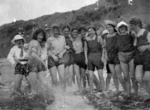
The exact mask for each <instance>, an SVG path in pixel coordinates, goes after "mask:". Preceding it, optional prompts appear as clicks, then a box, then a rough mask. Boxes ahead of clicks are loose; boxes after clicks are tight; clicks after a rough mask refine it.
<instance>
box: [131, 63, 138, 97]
mask: <svg viewBox="0 0 150 110" xmlns="http://www.w3.org/2000/svg"><path fill="white" fill-rule="evenodd" d="M129 71H130V72H129V73H130V78H131V81H132V85H133V89H134V93H135V95H138V82H137V81H136V78H135V67H134V60H131V61H130V62H129Z"/></svg>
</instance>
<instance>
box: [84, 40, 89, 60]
mask: <svg viewBox="0 0 150 110" xmlns="http://www.w3.org/2000/svg"><path fill="white" fill-rule="evenodd" d="M87 54H88V48H87V43H86V42H84V55H85V62H86V63H87V62H88V56H87Z"/></svg>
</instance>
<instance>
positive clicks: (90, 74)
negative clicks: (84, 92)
mask: <svg viewBox="0 0 150 110" xmlns="http://www.w3.org/2000/svg"><path fill="white" fill-rule="evenodd" d="M93 75H94V72H93V71H91V70H89V82H90V93H91V94H92V93H93Z"/></svg>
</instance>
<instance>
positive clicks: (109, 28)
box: [106, 25, 114, 33]
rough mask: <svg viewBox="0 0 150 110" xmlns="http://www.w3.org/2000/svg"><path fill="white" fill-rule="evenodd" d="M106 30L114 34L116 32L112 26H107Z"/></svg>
mask: <svg viewBox="0 0 150 110" xmlns="http://www.w3.org/2000/svg"><path fill="white" fill-rule="evenodd" d="M106 28H107V30H108V31H109V33H113V32H114V27H113V26H112V25H107V26H106Z"/></svg>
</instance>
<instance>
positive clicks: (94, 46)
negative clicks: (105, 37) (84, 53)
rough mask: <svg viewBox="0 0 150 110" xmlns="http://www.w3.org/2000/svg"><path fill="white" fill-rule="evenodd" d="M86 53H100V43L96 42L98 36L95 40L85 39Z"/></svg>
mask: <svg viewBox="0 0 150 110" xmlns="http://www.w3.org/2000/svg"><path fill="white" fill-rule="evenodd" d="M86 42H87V48H88V53H101V51H102V46H101V44H100V42H98V36H96V38H95V39H93V40H92V39H88V38H86Z"/></svg>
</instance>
